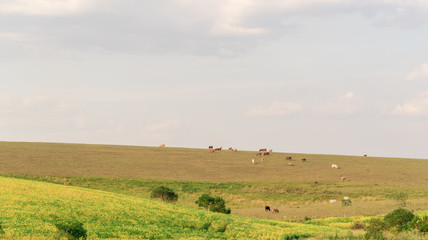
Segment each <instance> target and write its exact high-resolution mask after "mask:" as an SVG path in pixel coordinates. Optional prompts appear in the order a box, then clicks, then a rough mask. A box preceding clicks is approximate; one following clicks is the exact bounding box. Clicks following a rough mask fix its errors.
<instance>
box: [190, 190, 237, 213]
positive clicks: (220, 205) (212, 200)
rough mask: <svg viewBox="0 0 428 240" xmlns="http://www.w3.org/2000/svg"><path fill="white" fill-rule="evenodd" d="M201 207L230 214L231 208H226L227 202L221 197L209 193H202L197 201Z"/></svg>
mask: <svg viewBox="0 0 428 240" xmlns="http://www.w3.org/2000/svg"><path fill="white" fill-rule="evenodd" d="M195 203H196V204H198V206H199V207H203V208H205V209H207V210H210V211H212V212H219V213H226V214H230V212H231V210H230V208H226V202H225V201H224V200H223V198H221V197H211V196H210V195H208V194H202V196H200V197H199V199H198V200H197V201H196V202H195Z"/></svg>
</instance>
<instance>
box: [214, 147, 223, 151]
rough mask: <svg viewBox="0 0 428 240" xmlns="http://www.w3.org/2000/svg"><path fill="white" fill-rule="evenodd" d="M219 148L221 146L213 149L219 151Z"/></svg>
mask: <svg viewBox="0 0 428 240" xmlns="http://www.w3.org/2000/svg"><path fill="white" fill-rule="evenodd" d="M221 148H222V147H217V148H215V149H214V150H215V151H221Z"/></svg>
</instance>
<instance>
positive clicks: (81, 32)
mask: <svg viewBox="0 0 428 240" xmlns="http://www.w3.org/2000/svg"><path fill="white" fill-rule="evenodd" d="M427 43H428V0H406V1H405V0H263V1H261V0H233V1H232V0H204V1H200V0H144V1H142V0H120V1H119V0H0V141H25V142H66V143H93V144H120V145H138V146H159V145H160V144H162V143H164V144H166V146H167V147H189V148H207V147H208V146H209V145H213V146H223V148H229V147H233V148H237V149H238V150H258V149H259V148H264V147H266V148H270V149H273V150H274V151H277V152H294V153H317V154H345V155H363V154H367V155H369V156H385V157H410V158H425V159H428V145H427V143H428V141H427V140H428V44H427Z"/></svg>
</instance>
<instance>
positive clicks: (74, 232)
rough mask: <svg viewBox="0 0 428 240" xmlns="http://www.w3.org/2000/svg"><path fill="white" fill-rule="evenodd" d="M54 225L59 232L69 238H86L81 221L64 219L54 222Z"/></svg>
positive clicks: (72, 239)
mask: <svg viewBox="0 0 428 240" xmlns="http://www.w3.org/2000/svg"><path fill="white" fill-rule="evenodd" d="M55 227H56V228H57V229H58V230H59V232H60V233H61V234H62V235H64V236H65V237H66V238H67V239H69V240H79V239H86V238H87V231H86V229H85V228H84V227H83V223H81V222H79V221H77V220H64V221H61V222H57V223H55Z"/></svg>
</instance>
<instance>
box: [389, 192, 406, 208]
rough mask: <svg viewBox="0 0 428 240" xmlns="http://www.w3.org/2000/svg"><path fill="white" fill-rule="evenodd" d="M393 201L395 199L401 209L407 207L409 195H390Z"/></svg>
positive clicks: (401, 193)
mask: <svg viewBox="0 0 428 240" xmlns="http://www.w3.org/2000/svg"><path fill="white" fill-rule="evenodd" d="M389 197H390V198H391V199H393V200H394V201H395V202H396V203H397V204H398V206H399V207H406V206H407V199H409V195H408V194H407V193H404V192H395V193H392V194H390V195H389Z"/></svg>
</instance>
